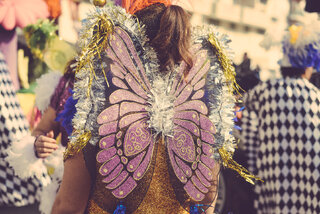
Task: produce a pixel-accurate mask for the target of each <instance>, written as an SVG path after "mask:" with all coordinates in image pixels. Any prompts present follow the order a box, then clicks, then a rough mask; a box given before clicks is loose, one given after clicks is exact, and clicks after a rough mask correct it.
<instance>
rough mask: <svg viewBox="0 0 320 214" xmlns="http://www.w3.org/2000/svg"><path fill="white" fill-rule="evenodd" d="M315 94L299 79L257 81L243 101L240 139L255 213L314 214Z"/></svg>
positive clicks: (318, 149)
mask: <svg viewBox="0 0 320 214" xmlns="http://www.w3.org/2000/svg"><path fill="white" fill-rule="evenodd" d="M319 104H320V91H319V90H318V89H317V88H316V87H314V86H313V85H312V84H311V83H309V82H308V81H307V80H304V79H290V78H286V79H279V80H270V81H267V82H264V83H261V84H260V85H258V86H257V87H255V88H254V89H253V90H252V91H249V92H248V94H247V95H246V97H245V106H246V109H245V110H244V111H243V118H242V132H241V136H242V138H241V140H242V141H243V144H244V148H245V149H246V153H247V155H248V158H249V161H248V164H249V170H250V171H252V172H254V173H257V175H258V176H259V177H261V178H262V179H263V180H264V181H265V182H264V183H258V184H256V185H255V192H256V193H257V198H256V200H255V202H254V205H255V208H256V209H257V213H265V214H271V213H320V203H319V201H320V105H319Z"/></svg>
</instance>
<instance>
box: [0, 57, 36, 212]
mask: <svg viewBox="0 0 320 214" xmlns="http://www.w3.org/2000/svg"><path fill="white" fill-rule="evenodd" d="M28 130H29V124H28V122H27V119H26V118H25V116H24V114H23V112H22V110H21V108H20V105H19V102H18V99H17V97H16V94H15V89H14V86H13V84H12V81H11V77H10V74H9V72H8V67H7V64H6V62H5V60H4V56H3V54H2V53H1V52H0V212H2V211H4V210H8V209H7V208H8V207H23V206H28V205H33V204H35V203H36V202H37V189H38V188H39V187H40V182H39V181H38V180H37V179H31V178H29V179H21V178H19V177H18V176H16V175H15V173H14V171H13V169H12V168H11V167H9V164H8V162H7V161H6V160H5V157H6V155H7V154H6V153H5V150H6V149H7V148H8V146H9V145H10V144H11V142H13V141H14V140H17V139H20V138H22V137H24V136H25V135H26V134H27V133H28ZM4 212H6V211H4ZM8 212H9V211H8ZM6 213H7V212H6Z"/></svg>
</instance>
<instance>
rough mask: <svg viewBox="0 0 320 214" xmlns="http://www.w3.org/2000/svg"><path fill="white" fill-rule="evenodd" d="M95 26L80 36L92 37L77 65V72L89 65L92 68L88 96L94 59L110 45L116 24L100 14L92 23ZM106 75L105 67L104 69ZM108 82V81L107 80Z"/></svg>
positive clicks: (90, 82) (92, 76) (93, 74)
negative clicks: (110, 37)
mask: <svg viewBox="0 0 320 214" xmlns="http://www.w3.org/2000/svg"><path fill="white" fill-rule="evenodd" d="M92 26H93V27H91V28H88V29H87V31H86V32H84V33H83V34H82V36H81V38H80V40H83V41H85V40H86V39H87V38H91V40H90V42H89V44H87V45H86V47H85V48H83V50H82V51H81V53H80V56H79V63H78V65H77V67H76V73H77V72H79V71H80V70H81V69H83V68H85V67H87V68H89V69H90V78H89V87H88V92H87V96H89V94H90V89H91V84H92V81H93V78H94V76H95V72H94V66H93V59H94V58H95V57H96V56H98V57H99V59H100V58H101V57H100V53H101V52H102V51H103V50H105V49H106V48H107V46H108V40H109V36H110V35H111V34H112V33H113V30H114V24H113V22H112V21H111V19H109V18H108V17H106V16H105V14H104V15H102V14H101V15H100V16H99V17H98V18H97V19H96V20H95V23H94V24H93V25H92ZM102 72H103V73H104V76H105V77H106V74H105V71H104V69H102ZM106 82H107V83H108V81H107V80H106Z"/></svg>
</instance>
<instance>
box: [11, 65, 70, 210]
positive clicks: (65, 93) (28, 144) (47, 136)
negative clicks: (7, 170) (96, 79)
mask: <svg viewBox="0 0 320 214" xmlns="http://www.w3.org/2000/svg"><path fill="white" fill-rule="evenodd" d="M75 67H76V60H75V59H72V60H70V61H69V62H68V63H67V65H66V68H65V72H64V74H63V75H61V74H60V73H59V72H52V71H51V72H49V73H46V74H44V75H42V76H41V77H40V78H39V79H38V80H37V87H36V89H35V92H36V106H37V108H38V109H39V110H40V111H41V112H42V117H41V120H40V122H39V123H38V124H37V126H36V127H35V128H34V130H32V134H31V136H30V133H28V134H27V135H26V136H25V137H24V138H22V139H21V140H20V141H16V142H13V144H12V145H11V146H10V147H9V148H8V149H7V150H8V157H7V158H6V159H7V160H8V162H9V164H10V165H11V166H12V167H13V169H14V170H15V173H16V174H17V175H19V176H21V177H22V178H24V177H33V176H35V177H39V176H41V175H42V174H43V173H45V174H47V171H49V175H50V177H51V181H49V182H48V181H47V180H44V184H43V185H44V187H43V189H42V190H41V191H39V192H40V205H39V209H40V211H41V212H42V213H44V214H48V213H50V212H51V208H52V204H53V201H54V197H55V193H56V191H57V189H58V188H59V183H60V181H61V179H62V173H63V152H64V149H65V147H66V146H67V143H68V136H69V135H70V134H71V131H72V127H68V126H64V125H65V122H64V121H65V120H67V119H68V118H67V117H65V115H64V107H65V104H66V101H67V99H68V98H69V97H70V96H71V94H72V89H73V83H74V78H75V74H74V68H75ZM67 105H68V104H67ZM58 137H59V140H57V138H58ZM21 165H23V167H21Z"/></svg>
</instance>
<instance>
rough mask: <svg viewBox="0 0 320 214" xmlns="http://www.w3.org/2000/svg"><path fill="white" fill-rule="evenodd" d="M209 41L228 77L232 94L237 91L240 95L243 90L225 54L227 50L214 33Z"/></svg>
mask: <svg viewBox="0 0 320 214" xmlns="http://www.w3.org/2000/svg"><path fill="white" fill-rule="evenodd" d="M208 41H209V42H210V43H211V45H212V47H213V48H214V49H215V51H216V55H217V58H218V60H219V63H220V65H221V67H222V70H223V72H224V76H225V77H226V80H227V84H228V86H229V90H230V93H233V91H234V90H236V91H237V93H238V94H240V90H242V89H241V88H240V86H239V85H238V84H237V82H236V77H235V76H236V72H235V69H234V67H233V65H232V62H231V60H230V59H229V58H228V57H227V55H226V54H225V53H224V52H225V50H224V49H223V47H222V46H221V44H220V42H219V40H218V39H217V38H216V36H215V35H214V33H210V34H209V37H208Z"/></svg>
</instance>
